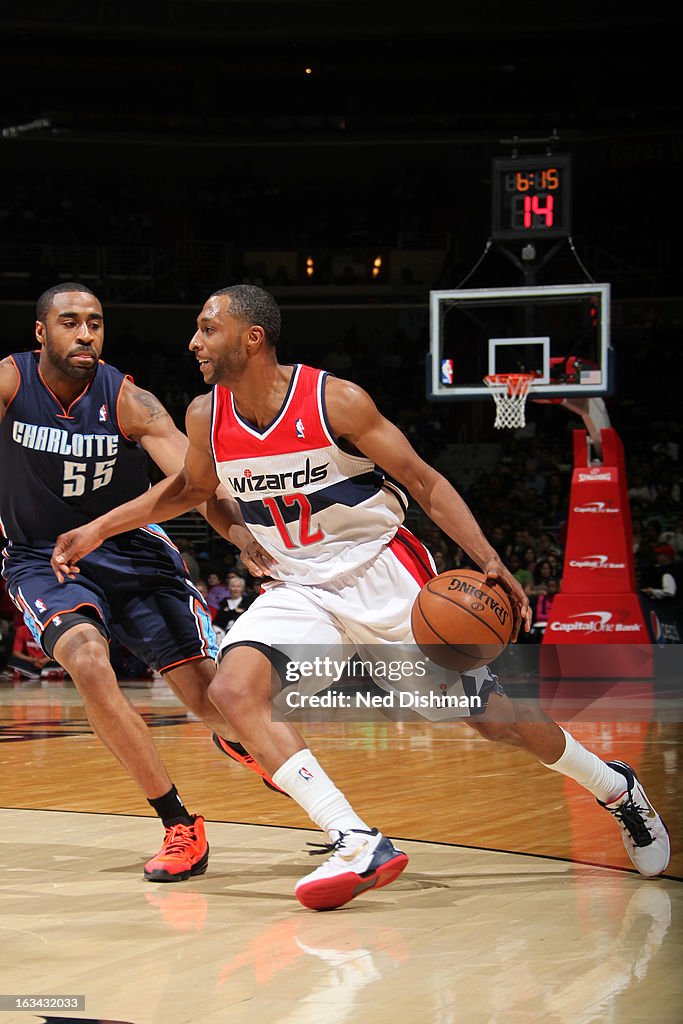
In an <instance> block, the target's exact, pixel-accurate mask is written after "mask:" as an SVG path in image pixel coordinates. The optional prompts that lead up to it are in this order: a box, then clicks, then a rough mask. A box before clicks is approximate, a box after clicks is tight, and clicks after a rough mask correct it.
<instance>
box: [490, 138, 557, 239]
mask: <svg viewBox="0 0 683 1024" xmlns="http://www.w3.org/2000/svg"><path fill="white" fill-rule="evenodd" d="M570 186H571V166H570V158H569V156H568V154H562V155H559V156H535V157H534V156H527V157H518V158H509V159H508V158H498V159H495V160H494V161H493V215H492V228H491V236H492V237H493V238H494V239H506V238H507V239H514V238H520V239H523V238H529V239H536V238H564V237H566V236H567V235H569V234H571V191H570Z"/></svg>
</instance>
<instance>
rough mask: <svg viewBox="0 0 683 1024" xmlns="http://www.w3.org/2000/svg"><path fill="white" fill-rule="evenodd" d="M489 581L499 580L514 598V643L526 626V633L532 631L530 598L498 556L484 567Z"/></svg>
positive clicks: (490, 559) (512, 639)
mask: <svg viewBox="0 0 683 1024" xmlns="http://www.w3.org/2000/svg"><path fill="white" fill-rule="evenodd" d="M482 569H483V571H484V572H485V573H486V578H487V579H495V580H497V581H498V582H499V583H500V585H501V586H502V587H504V588H505V590H506V591H507V592H508V594H509V595H510V597H511V598H512V613H513V615H514V626H513V629H512V636H511V638H510V642H511V643H514V642H515V640H516V639H517V637H518V636H519V631H520V629H521V628H522V625H524V629H525V632H527V633H528V632H529V630H530V629H531V607H530V605H529V597H528V595H527V594H526V592H525V590H524V588H523V587H522V585H521V583H520V582H519V580H516V579H515V577H514V576H513V575H512V573H511V572H510V570H509V569H506V568H505V566H504V565H503V563H502V562H501V560H500V558H498V557H497V556H496V557H494V558H489V560H488V562H487V563H486V565H483V566H482Z"/></svg>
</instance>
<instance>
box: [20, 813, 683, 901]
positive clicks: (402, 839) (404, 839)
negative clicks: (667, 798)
mask: <svg viewBox="0 0 683 1024" xmlns="http://www.w3.org/2000/svg"><path fill="white" fill-rule="evenodd" d="M0 811H38V812H39V813H42V814H92V815H95V816H98V815H99V816H106V817H110V818H143V819H146V820H149V821H156V820H158V819H157V818H155V816H154V815H152V814H124V813H123V812H122V811H73V810H61V809H59V808H58V807H15V806H7V805H5V804H2V805H0ZM204 820H205V821H206V823H207V824H215V825H243V826H245V827H246V828H273V829H286V830H287V831H290V832H316V831H320V830H319V829H315V828H306V827H305V826H303V825H272V824H270V823H268V822H255V821H225V820H224V819H223V818H205V819H204ZM390 838H391V839H392V840H396V841H397V842H399V843H421V844H422V845H423V846H448V847H451V848H452V849H454V850H477V851H478V852H480V853H502V854H506V855H507V856H509V857H535V858H536V859H538V860H550V861H555V862H557V863H560V864H577V865H579V866H580V867H587V868H602V869H603V870H604V871H619V872H621V873H622V874H627V875H634V876H635V877H636V878H645V876H644V875H641V874H640V872H639V871H636V869H635V868H625V867H621V866H619V865H616V864H615V865H611V864H598V863H597V862H595V861H590V860H573V859H572V858H571V857H553V856H552V855H550V854H546V853H525V852H524V850H501V849H499V848H498V847H496V846H472V845H468V844H467V843H449V842H441V841H440V840H438V839H411V838H410V837H409V836H397V835H394V834H393V833H392V835H391V836H390ZM657 878H666V879H668V880H669V881H671V882H683V876H681V875H669V874H667V873H666V872H665V873H663V874H661V875H655V876H654V878H653V879H650V880H651V881H652V880H656V879H657Z"/></svg>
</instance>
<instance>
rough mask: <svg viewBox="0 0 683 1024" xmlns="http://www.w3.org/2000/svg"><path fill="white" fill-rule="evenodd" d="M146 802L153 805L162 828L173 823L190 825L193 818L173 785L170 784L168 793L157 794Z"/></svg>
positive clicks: (169, 826) (168, 826)
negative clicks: (162, 825) (162, 824)
mask: <svg viewBox="0 0 683 1024" xmlns="http://www.w3.org/2000/svg"><path fill="white" fill-rule="evenodd" d="M147 803H148V804H149V805H150V807H153V808H154V810H155V811H156V812H157V814H158V815H159V817H160V818H161V820H162V821H163V823H164V828H171V827H172V826H173V825H191V824H192V822H193V821H194V818H193V817H192V815H191V814H190V812H189V811H188V809H187V807H186V806H185V804H184V803H183V801H182V800H181V799H180V795H179V793H178V790H177V789H176V788H175V786H171V788H170V789H169V791H168V793H164V795H163V796H158V797H156V798H155V799H154V800H148V801H147Z"/></svg>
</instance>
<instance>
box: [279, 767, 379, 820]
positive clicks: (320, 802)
mask: <svg viewBox="0 0 683 1024" xmlns="http://www.w3.org/2000/svg"><path fill="white" fill-rule="evenodd" d="M273 782H275V783H276V785H278V786H279V787H280V789H284V791H285V793H287V794H289V796H291V798H292V800H296V802H297V803H298V804H299V805H300V806H301V807H303V809H304V810H305V811H306V813H307V814H308V816H309V817H310V818H311V819H312V820H313V821H314V822H315V823H316V825H317V826H318V828H321V829H322V830H323V832H327V834H328V835H329V836H330V839H332V840H334V839H336V838H337V836H336V835H334V836H332V835H331V832H335V833H336V832H348V830H349V829H351V828H362V829H366V830H368V831H370V830H369V829H368V826H367V825H366V824H365V822H364V821H363V819H362V818H359V817H358V815H357V814H356V812H355V811H354V809H353V807H352V806H351V804H350V803H349V802H348V800H347V799H346V797H345V796H344V794H343V793H342V792H341V791H340V790H338V789H337V787H336V786H335V784H334V782H332V779H330V778H329V777H328V776H327V775H326V774H325V772H324V771H323V769H322V768H321V767H320V765H319V764H318V762H317V760H316V759H315V757H314V756H313V754H312V753H311V752H310V750H298V751H297V752H296V754H292V756H291V757H290V758H289V760H288V761H285V763H284V764H283V765H282V767H280V768H278V770H277V771H276V772H275V773H274V774H273Z"/></svg>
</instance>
